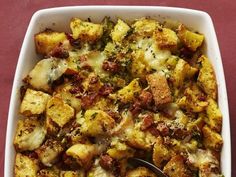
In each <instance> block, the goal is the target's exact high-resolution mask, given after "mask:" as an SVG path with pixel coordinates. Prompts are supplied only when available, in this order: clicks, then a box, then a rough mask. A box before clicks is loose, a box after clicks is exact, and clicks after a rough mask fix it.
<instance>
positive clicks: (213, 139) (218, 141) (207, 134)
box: [202, 125, 223, 151]
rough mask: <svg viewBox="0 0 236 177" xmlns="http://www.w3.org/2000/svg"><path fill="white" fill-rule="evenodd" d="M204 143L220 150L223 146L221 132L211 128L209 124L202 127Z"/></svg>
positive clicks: (210, 147) (208, 146)
mask: <svg viewBox="0 0 236 177" xmlns="http://www.w3.org/2000/svg"><path fill="white" fill-rule="evenodd" d="M202 133H203V144H204V145H205V147H207V148H209V149H212V150H215V151H220V150H221V148H222V144H223V140H222V137H221V135H220V134H218V133H217V132H215V131H213V130H211V129H210V128H209V127H208V126H207V125H205V126H204V127H203V128H202Z"/></svg>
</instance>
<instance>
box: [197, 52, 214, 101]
mask: <svg viewBox="0 0 236 177" xmlns="http://www.w3.org/2000/svg"><path fill="white" fill-rule="evenodd" d="M198 60H199V61H200V62H201V65H202V68H201V69H200V71H199V75H198V78H197V82H198V84H199V86H200V87H201V88H202V89H203V90H204V92H206V94H207V95H209V96H210V97H211V98H213V99H214V100H216V97H217V84H216V77H215V72H214V69H213V67H212V65H211V63H210V61H209V59H208V58H207V57H206V56H204V55H202V56H201V57H200V58H199V59H198Z"/></svg>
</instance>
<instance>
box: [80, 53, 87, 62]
mask: <svg viewBox="0 0 236 177" xmlns="http://www.w3.org/2000/svg"><path fill="white" fill-rule="evenodd" d="M87 59H88V57H87V56H86V55H81V56H80V58H79V60H80V61H81V62H85V61H87Z"/></svg>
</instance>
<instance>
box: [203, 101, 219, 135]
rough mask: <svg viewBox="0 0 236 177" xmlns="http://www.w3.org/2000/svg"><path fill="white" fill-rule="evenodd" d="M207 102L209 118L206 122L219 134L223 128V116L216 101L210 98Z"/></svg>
mask: <svg viewBox="0 0 236 177" xmlns="http://www.w3.org/2000/svg"><path fill="white" fill-rule="evenodd" d="M207 101H208V103H209V105H208V106H207V108H206V113H207V118H208V119H207V120H206V122H207V124H208V126H209V127H210V128H211V129H213V130H215V131H216V132H218V133H219V132H220V131H221V127H222V114H221V112H220V109H219V108H218V106H217V102H216V101H215V100H213V99H211V98H209V99H208V100H207Z"/></svg>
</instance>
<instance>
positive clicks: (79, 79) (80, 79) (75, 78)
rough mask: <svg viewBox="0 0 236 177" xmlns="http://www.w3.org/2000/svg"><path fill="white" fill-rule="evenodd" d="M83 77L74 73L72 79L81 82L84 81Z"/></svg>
mask: <svg viewBox="0 0 236 177" xmlns="http://www.w3.org/2000/svg"><path fill="white" fill-rule="evenodd" d="M83 79H84V78H83V77H82V76H81V75H80V74H74V75H73V77H72V80H73V82H74V83H77V84H80V83H81V82H82V81H83Z"/></svg>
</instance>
